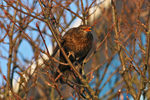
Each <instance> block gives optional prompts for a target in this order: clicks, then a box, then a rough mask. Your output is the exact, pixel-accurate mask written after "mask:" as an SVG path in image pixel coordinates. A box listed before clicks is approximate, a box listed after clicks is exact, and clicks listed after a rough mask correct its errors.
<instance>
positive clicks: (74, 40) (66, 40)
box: [56, 25, 93, 77]
mask: <svg viewBox="0 0 150 100" xmlns="http://www.w3.org/2000/svg"><path fill="white" fill-rule="evenodd" d="M90 28H91V27H89V26H87V25H80V26H79V27H76V28H71V29H69V30H68V31H67V32H66V33H65V35H64V36H63V37H62V42H61V45H62V47H63V49H64V51H65V52H66V54H67V55H68V57H69V59H70V61H71V62H72V63H74V62H77V63H82V62H83V60H84V59H85V57H86V55H87V54H88V52H89V50H90V49H91V47H92V42H93V35H92V33H91V32H90V31H91V30H90ZM60 62H64V63H67V61H66V59H65V57H64V56H63V54H62V52H61V51H60ZM58 68H59V70H60V71H61V72H62V73H64V76H66V77H68V76H69V74H68V72H67V71H69V70H70V66H69V65H61V64H60V65H59V67H58ZM57 75H58V73H56V76H57Z"/></svg>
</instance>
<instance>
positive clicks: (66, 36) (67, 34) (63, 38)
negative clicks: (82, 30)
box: [51, 28, 75, 57]
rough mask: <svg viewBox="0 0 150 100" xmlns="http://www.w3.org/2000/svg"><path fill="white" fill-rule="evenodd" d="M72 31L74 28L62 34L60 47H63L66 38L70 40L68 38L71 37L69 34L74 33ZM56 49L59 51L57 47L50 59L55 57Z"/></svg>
mask: <svg viewBox="0 0 150 100" xmlns="http://www.w3.org/2000/svg"><path fill="white" fill-rule="evenodd" d="M74 29H75V28H72V29H69V30H68V31H67V32H66V33H65V34H64V36H63V37H62V39H61V41H60V44H61V46H62V47H63V45H64V43H65V40H66V39H67V38H70V37H71V34H70V33H72V32H73V31H74ZM58 49H59V46H58V45H57V46H56V48H55V49H54V51H53V54H52V55H51V56H52V57H54V56H55V55H56V53H57V51H58Z"/></svg>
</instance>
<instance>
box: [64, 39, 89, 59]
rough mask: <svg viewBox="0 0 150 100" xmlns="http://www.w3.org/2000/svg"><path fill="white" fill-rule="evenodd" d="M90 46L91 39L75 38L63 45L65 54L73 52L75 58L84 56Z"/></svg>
mask: <svg viewBox="0 0 150 100" xmlns="http://www.w3.org/2000/svg"><path fill="white" fill-rule="evenodd" d="M91 46H92V39H90V38H81V37H78V38H75V37H72V38H70V39H67V40H66V41H65V44H64V46H63V47H64V49H65V51H66V52H69V51H73V52H74V54H75V56H76V57H82V56H84V55H85V54H86V53H87V52H88V51H89V49H90V48H91Z"/></svg>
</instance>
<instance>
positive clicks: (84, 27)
mask: <svg viewBox="0 0 150 100" xmlns="http://www.w3.org/2000/svg"><path fill="white" fill-rule="evenodd" d="M90 29H91V27H89V26H87V25H80V26H79V30H80V31H84V32H90V31H91V30H90Z"/></svg>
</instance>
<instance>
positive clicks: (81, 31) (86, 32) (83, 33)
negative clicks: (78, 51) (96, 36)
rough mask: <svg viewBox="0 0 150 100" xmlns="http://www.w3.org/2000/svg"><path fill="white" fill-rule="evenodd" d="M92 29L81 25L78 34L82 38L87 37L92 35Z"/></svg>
mask: <svg viewBox="0 0 150 100" xmlns="http://www.w3.org/2000/svg"><path fill="white" fill-rule="evenodd" d="M90 29H91V27H89V26H87V25H80V26H79V27H78V32H77V33H78V34H80V36H82V37H87V36H88V35H89V34H91V33H90V31H91V30H90Z"/></svg>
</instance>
